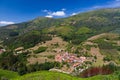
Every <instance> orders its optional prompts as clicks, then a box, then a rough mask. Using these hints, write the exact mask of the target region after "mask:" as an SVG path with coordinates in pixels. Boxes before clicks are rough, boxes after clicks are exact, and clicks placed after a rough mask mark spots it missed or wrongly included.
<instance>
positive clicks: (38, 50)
mask: <svg viewBox="0 0 120 80" xmlns="http://www.w3.org/2000/svg"><path fill="white" fill-rule="evenodd" d="M46 49H47V47H39V48H38V49H37V50H35V51H34V53H41V52H44V51H46Z"/></svg>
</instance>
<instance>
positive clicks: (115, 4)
mask: <svg viewBox="0 0 120 80" xmlns="http://www.w3.org/2000/svg"><path fill="white" fill-rule="evenodd" d="M117 7H120V0H114V1H111V2H108V3H107V4H104V5H96V6H93V7H91V9H101V8H117Z"/></svg>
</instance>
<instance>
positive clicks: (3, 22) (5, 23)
mask: <svg viewBox="0 0 120 80" xmlns="http://www.w3.org/2000/svg"><path fill="white" fill-rule="evenodd" d="M9 24H15V23H14V22H9V21H0V25H9Z"/></svg>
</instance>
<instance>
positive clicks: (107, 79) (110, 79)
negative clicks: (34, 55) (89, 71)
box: [0, 69, 120, 80]
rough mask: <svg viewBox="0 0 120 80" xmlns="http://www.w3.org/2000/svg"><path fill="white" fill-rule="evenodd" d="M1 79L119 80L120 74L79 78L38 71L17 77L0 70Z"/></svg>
mask: <svg viewBox="0 0 120 80" xmlns="http://www.w3.org/2000/svg"><path fill="white" fill-rule="evenodd" d="M1 77H4V78H7V79H8V80H119V78H120V72H116V73H114V74H112V75H97V76H94V77H89V78H79V77H74V76H70V75H68V74H64V73H59V72H49V71H38V72H33V73H29V74H25V75H23V76H19V75H18V73H16V72H12V71H7V70H1V69H0V80H2V79H1Z"/></svg>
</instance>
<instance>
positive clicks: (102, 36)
mask: <svg viewBox="0 0 120 80" xmlns="http://www.w3.org/2000/svg"><path fill="white" fill-rule="evenodd" d="M119 33H120V8H111V9H99V10H94V11H89V12H85V13H80V14H77V15H74V16H70V17H67V18H60V19H54V18H45V17H39V18H36V19H34V20H31V21H28V22H23V23H18V24H12V25H7V26H4V27H0V40H1V41H0V50H1V53H0V68H2V69H7V70H12V71H16V72H18V73H19V74H20V75H23V74H26V73H30V72H34V71H39V70H40V71H41V70H49V69H51V68H56V69H58V71H60V70H63V71H66V72H69V73H71V74H72V75H75V76H79V77H81V76H82V77H89V76H94V75H98V74H111V73H114V71H117V70H118V71H119V70H120V68H119V64H120V57H119V56H120V34H119ZM4 49H6V51H5V50H4ZM2 51H3V52H4V53H3V54H2ZM64 55H66V56H67V58H66V57H65V58H64ZM56 56H57V57H62V59H63V62H61V61H59V60H57V61H59V62H56V59H57V58H56ZM69 58H70V60H69ZM73 58H74V59H75V60H74V59H73ZM66 59H68V60H66ZM71 59H72V61H73V62H71ZM79 60H80V61H81V62H80V65H78V63H79ZM84 60H86V61H84ZM76 61H78V63H77V62H76ZM4 63H7V64H4ZM26 64H27V65H26ZM76 65H78V66H77V67H76ZM104 65H105V66H104ZM74 66H75V67H74ZM91 66H93V67H91ZM98 66H99V67H98ZM59 69H60V70H59ZM81 71H83V73H81ZM91 71H93V72H94V73H91V74H90V75H89V73H90V72H91Z"/></svg>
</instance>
